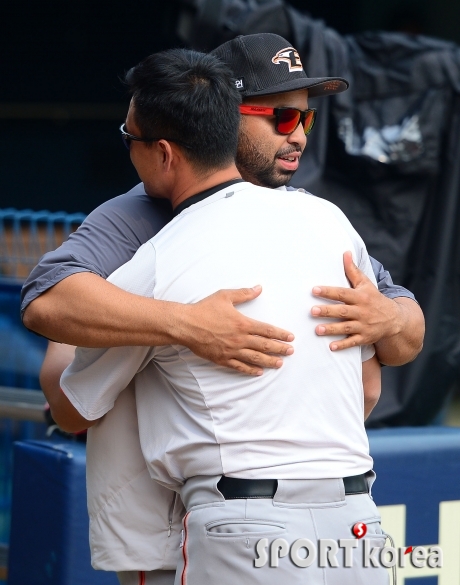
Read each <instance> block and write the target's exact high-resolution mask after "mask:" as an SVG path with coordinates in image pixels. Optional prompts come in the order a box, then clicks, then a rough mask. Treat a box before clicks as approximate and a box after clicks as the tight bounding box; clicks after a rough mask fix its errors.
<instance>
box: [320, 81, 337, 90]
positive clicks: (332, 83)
mask: <svg viewBox="0 0 460 585" xmlns="http://www.w3.org/2000/svg"><path fill="white" fill-rule="evenodd" d="M339 85H340V82H339V81H329V82H328V83H325V84H324V85H323V90H324V91H335V90H336V89H337V88H338V87H339Z"/></svg>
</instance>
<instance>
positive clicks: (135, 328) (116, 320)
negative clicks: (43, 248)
mask: <svg viewBox="0 0 460 585" xmlns="http://www.w3.org/2000/svg"><path fill="white" fill-rule="evenodd" d="M166 305H167V306H166ZM184 307H185V306H184V305H180V304H178V303H169V302H166V301H156V300H154V299H149V298H145V297H141V296H138V295H133V294H131V293H128V292H126V291H124V290H122V289H120V288H118V287H116V286H114V285H113V284H111V283H109V282H107V281H106V280H104V279H103V278H101V277H99V276H97V275H95V274H92V273H89V272H81V273H78V274H73V275H72V276H69V277H68V278H66V279H64V280H62V281H61V282H59V283H58V284H56V285H55V286H53V287H52V288H50V289H49V290H48V291H46V292H45V293H43V294H42V295H40V296H39V297H38V298H36V299H35V300H34V301H32V303H30V305H29V306H28V307H27V309H26V311H25V313H24V325H25V326H26V327H27V328H28V329H31V330H32V331H35V332H36V333H39V334H41V335H43V336H45V337H47V338H48V339H52V340H54V341H58V342H60V343H66V344H69V345H79V346H84V347H118V346H122V345H146V346H154V345H165V344H168V343H174V342H176V339H177V338H178V337H179V336H180V315H181V311H183V310H184Z"/></svg>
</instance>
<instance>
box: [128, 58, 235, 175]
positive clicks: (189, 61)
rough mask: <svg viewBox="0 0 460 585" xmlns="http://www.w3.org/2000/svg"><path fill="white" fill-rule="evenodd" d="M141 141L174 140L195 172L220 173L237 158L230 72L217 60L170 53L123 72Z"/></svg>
mask: <svg viewBox="0 0 460 585" xmlns="http://www.w3.org/2000/svg"><path fill="white" fill-rule="evenodd" d="M125 82H126V84H127V85H128V87H129V91H130V93H131V94H132V96H133V101H134V107H135V109H134V117H135V120H136V124H137V125H138V126H139V129H140V131H141V133H142V138H145V139H149V138H162V137H164V138H165V139H168V138H169V139H170V140H171V141H174V140H177V143H178V145H179V146H181V143H182V144H184V145H187V146H188V147H189V148H186V147H183V153H184V155H185V156H186V157H187V159H188V160H189V161H190V163H192V164H193V165H194V166H195V167H196V168H197V170H212V169H220V168H223V167H225V166H226V165H228V164H230V163H231V162H232V161H233V160H234V158H235V155H236V149H237V144H238V129H239V121H240V113H239V109H238V105H239V104H240V102H241V97H240V95H239V92H238V90H237V89H236V88H235V83H234V80H233V77H232V73H231V71H230V69H228V67H227V66H226V65H224V64H223V63H222V62H221V61H220V60H219V59H218V58H217V57H214V56H213V55H207V54H204V53H198V52H197V51H190V50H188V49H171V50H168V51H162V52H161V53H155V54H153V55H150V56H149V57H147V58H146V59H144V60H143V61H141V62H140V63H139V65H136V66H135V67H133V68H132V69H130V70H129V71H128V73H127V74H126V77H125Z"/></svg>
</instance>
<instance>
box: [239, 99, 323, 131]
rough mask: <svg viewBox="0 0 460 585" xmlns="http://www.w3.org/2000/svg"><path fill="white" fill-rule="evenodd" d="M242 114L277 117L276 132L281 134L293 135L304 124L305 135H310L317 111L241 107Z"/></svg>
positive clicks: (311, 109) (313, 109)
mask: <svg viewBox="0 0 460 585" xmlns="http://www.w3.org/2000/svg"><path fill="white" fill-rule="evenodd" d="M240 112H241V113H242V114H249V115H250V116H275V130H276V131H277V132H279V134H292V132H294V130H295V129H296V128H297V126H298V125H299V124H302V128H303V131H304V132H305V134H306V135H307V134H310V132H311V130H312V128H313V126H314V125H315V120H316V109H315V108H310V109H308V110H298V109H297V108H266V107H265V106H247V105H246V106H245V105H241V106H240Z"/></svg>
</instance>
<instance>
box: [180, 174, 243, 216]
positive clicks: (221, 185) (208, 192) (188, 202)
mask: <svg viewBox="0 0 460 585" xmlns="http://www.w3.org/2000/svg"><path fill="white" fill-rule="evenodd" d="M244 182H245V181H243V179H232V180H231V181H225V183H219V184H218V185H215V186H214V187H211V188H210V189H206V190H205V191H201V192H200V193H197V194H196V195H192V196H191V197H189V198H188V199H185V201H182V203H179V205H178V206H177V207H176V209H175V210H174V212H173V215H174V217H176V216H178V215H179V213H181V212H182V211H184V209H187V207H190V205H194V204H195V203H199V202H200V201H203V199H206V198H207V197H210V196H211V195H214V193H217V192H218V191H221V190H222V189H226V188H227V187H230V185H235V184H236V183H244Z"/></svg>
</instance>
